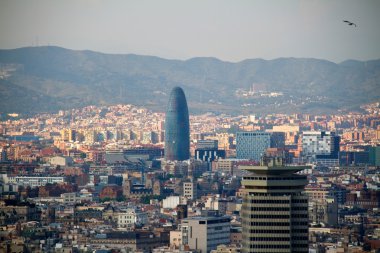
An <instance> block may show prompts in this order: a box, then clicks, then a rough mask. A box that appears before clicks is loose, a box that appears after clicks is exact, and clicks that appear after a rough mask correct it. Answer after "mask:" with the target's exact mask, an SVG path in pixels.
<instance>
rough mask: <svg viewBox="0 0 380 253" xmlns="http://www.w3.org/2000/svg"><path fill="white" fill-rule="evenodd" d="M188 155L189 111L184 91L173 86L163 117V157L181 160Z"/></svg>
mask: <svg viewBox="0 0 380 253" xmlns="http://www.w3.org/2000/svg"><path fill="white" fill-rule="evenodd" d="M189 157H190V127H189V111H188V108H187V102H186V97H185V93H184V92H183V90H182V89H181V88H180V87H175V88H173V90H172V91H171V93H170V98H169V102H168V107H167V110H166V117H165V159H166V160H171V161H174V160H178V161H182V160H187V159H189Z"/></svg>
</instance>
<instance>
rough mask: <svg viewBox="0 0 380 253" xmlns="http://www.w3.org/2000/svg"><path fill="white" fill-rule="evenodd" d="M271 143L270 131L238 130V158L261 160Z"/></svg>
mask: <svg viewBox="0 0 380 253" xmlns="http://www.w3.org/2000/svg"><path fill="white" fill-rule="evenodd" d="M270 144H271V134H270V133H266V132H260V131H257V132H238V133H236V158H238V159H250V160H256V161H260V159H261V157H262V156H263V155H264V153H265V151H266V150H267V148H269V147H270Z"/></svg>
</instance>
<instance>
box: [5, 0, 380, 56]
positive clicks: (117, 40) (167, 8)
mask: <svg viewBox="0 0 380 253" xmlns="http://www.w3.org/2000/svg"><path fill="white" fill-rule="evenodd" d="M379 13H380V1H378V0H373V1H369V0H356V1H353V0H303V1H296V0H186V1H185V0H136V1H130V0H62V1H61V0H23V1H21V0H1V1H0V49H11V48H19V47H27V46H46V45H51V46H60V47H65V48H69V49H75V50H93V51H99V52H104V53H114V54H130V53H133V54H141V55H154V56H159V57H162V58H167V59H189V58H193V57H216V58H219V59H221V60H224V61H231V62H238V61H241V60H244V59H251V58H263V59H267V60H269V59H275V58H280V57H297V58H318V59H326V60H329V61H333V62H337V63H339V62H342V61H344V60H348V59H355V60H372V59H379V58H380V15H379ZM343 20H349V21H351V22H354V23H355V24H357V27H355V26H349V25H348V24H347V23H344V22H343Z"/></svg>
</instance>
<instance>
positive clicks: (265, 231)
mask: <svg viewBox="0 0 380 253" xmlns="http://www.w3.org/2000/svg"><path fill="white" fill-rule="evenodd" d="M307 168H309V167H308V166H285V165H284V164H283V160H282V159H281V158H266V157H264V158H263V159H262V160H261V165H260V166H240V169H243V170H246V171H248V172H250V175H246V176H244V177H243V180H242V185H243V186H244V198H243V206H242V227H243V242H242V244H243V251H242V252H245V253H247V252H305V253H306V252H308V250H309V249H308V196H307V195H306V194H305V193H304V187H305V185H306V184H307V178H306V176H305V175H298V174H295V172H297V171H301V170H303V169H307Z"/></svg>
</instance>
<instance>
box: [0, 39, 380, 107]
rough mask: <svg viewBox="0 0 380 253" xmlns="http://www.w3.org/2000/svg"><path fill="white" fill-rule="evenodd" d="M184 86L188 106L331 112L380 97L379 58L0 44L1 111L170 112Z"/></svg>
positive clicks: (357, 105) (358, 105) (377, 99)
mask: <svg viewBox="0 0 380 253" xmlns="http://www.w3.org/2000/svg"><path fill="white" fill-rule="evenodd" d="M174 86H181V87H182V88H183V89H184V91H185V94H186V96H187V101H188V104H189V108H190V113H202V112H215V113H228V114H242V113H251V114H261V113H332V112H343V113H344V112H345V111H352V110H354V111H355V110H359V107H360V106H361V105H363V104H367V103H371V102H378V101H379V100H380V60H371V61H355V60H348V61H344V62H342V63H339V64H336V63H333V62H329V61H326V60H319V59H309V58H278V59H274V60H263V59H248V60H244V61H240V62H236V63H232V62H225V61H221V60H218V59H216V58H208V57H200V58H192V59H189V60H168V59H163V58H159V57H154V56H142V55H134V54H127V55H122V54H104V53H98V52H94V51H87V50H85V51H76V50H69V49H64V48H60V47H54V46H43V47H25V48H18V49H10V50H0V113H11V112H16V113H21V114H29V113H40V112H54V111H57V110H60V109H71V108H77V107H82V106H86V105H111V104H119V103H125V104H135V105H140V106H144V107H147V108H150V109H153V110H158V111H165V108H166V103H167V100H168V95H169V94H170V90H171V88H173V87H174Z"/></svg>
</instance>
